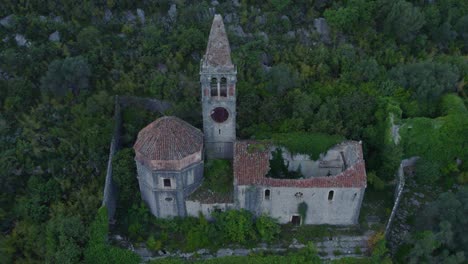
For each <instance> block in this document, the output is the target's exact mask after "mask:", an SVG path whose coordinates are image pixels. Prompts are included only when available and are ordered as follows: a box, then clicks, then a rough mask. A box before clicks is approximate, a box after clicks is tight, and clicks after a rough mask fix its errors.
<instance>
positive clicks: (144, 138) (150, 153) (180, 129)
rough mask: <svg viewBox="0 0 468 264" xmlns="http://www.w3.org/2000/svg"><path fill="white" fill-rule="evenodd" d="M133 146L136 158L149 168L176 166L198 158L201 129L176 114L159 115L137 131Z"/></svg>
mask: <svg viewBox="0 0 468 264" xmlns="http://www.w3.org/2000/svg"><path fill="white" fill-rule="evenodd" d="M133 148H134V150H135V154H136V160H138V161H140V162H141V163H145V164H146V165H147V166H149V167H152V168H153V169H180V168H182V167H185V166H186V165H190V164H191V163H193V162H196V161H199V160H201V157H202V150H203V133H202V132H201V131H200V130H199V129H197V128H195V127H193V126H191V125H190V124H188V123H187V122H185V121H183V120H181V119H179V118H177V117H173V116H166V117H161V118H158V119H157V120H155V121H154V122H152V123H151V124H149V125H148V126H146V127H145V128H143V129H142V130H141V131H140V132H139V133H138V137H137V140H136V142H135V145H134V146H133ZM187 159H189V160H187ZM171 162H172V163H171Z"/></svg>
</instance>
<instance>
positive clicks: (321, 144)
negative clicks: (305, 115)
mask: <svg viewBox="0 0 468 264" xmlns="http://www.w3.org/2000/svg"><path fill="white" fill-rule="evenodd" d="M271 139H272V140H273V143H275V144H277V145H279V146H282V147H285V148H287V149H288V150H289V151H290V152H291V153H300V154H307V155H309V156H310V158H311V159H313V160H316V159H318V158H319V156H320V154H321V153H324V152H326V151H327V150H328V149H330V148H331V147H332V146H334V145H336V144H338V143H340V142H342V141H343V140H344V138H343V137H342V136H338V135H327V134H322V133H304V132H294V133H281V134H273V135H271Z"/></svg>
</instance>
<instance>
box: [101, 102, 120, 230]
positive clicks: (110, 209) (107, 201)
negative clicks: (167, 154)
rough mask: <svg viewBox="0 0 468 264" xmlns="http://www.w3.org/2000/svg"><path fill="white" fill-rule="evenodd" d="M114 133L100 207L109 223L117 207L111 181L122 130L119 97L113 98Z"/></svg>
mask: <svg viewBox="0 0 468 264" xmlns="http://www.w3.org/2000/svg"><path fill="white" fill-rule="evenodd" d="M114 121H115V125H114V132H113V135H112V140H111V144H110V148H109V160H108V161H107V172H106V182H105V184H104V194H103V199H102V205H103V206H106V208H107V215H108V219H109V221H111V222H112V221H113V220H114V214H115V209H116V207H117V188H116V186H115V183H114V181H113V180H112V158H113V157H114V154H115V153H116V152H117V150H118V149H119V148H120V131H121V128H122V115H121V112H120V104H119V97H118V96H115V98H114Z"/></svg>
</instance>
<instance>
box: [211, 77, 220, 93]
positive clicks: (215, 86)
mask: <svg viewBox="0 0 468 264" xmlns="http://www.w3.org/2000/svg"><path fill="white" fill-rule="evenodd" d="M210 90H211V96H218V79H216V78H212V79H211V82H210Z"/></svg>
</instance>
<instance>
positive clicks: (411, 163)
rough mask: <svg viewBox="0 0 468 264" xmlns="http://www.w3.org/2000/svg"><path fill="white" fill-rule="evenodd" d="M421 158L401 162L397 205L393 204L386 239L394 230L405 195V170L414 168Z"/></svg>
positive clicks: (396, 196) (386, 229)
mask: <svg viewBox="0 0 468 264" xmlns="http://www.w3.org/2000/svg"><path fill="white" fill-rule="evenodd" d="M418 159H419V157H411V158H409V159H404V160H402V161H401V163H400V166H399V167H398V171H397V186H396V188H395V203H394V204H393V208H392V212H391V214H390V217H389V218H388V222H387V226H386V227H385V237H386V238H387V239H388V238H389V237H388V236H389V234H390V230H391V228H392V223H393V221H394V219H395V215H396V212H397V210H398V206H399V205H400V200H401V195H402V194H403V189H404V187H405V173H404V168H405V167H408V166H414V165H415V164H416V161H417V160H418Z"/></svg>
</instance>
